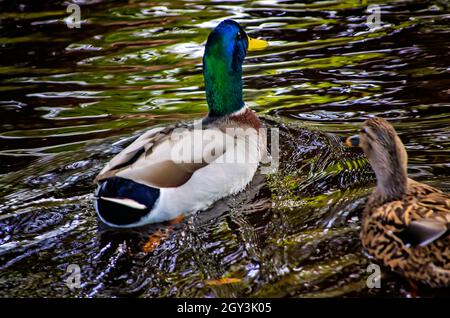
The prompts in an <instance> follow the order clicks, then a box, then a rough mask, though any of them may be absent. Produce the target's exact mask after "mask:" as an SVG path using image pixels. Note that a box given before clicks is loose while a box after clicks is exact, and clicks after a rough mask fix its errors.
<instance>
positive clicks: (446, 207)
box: [399, 191, 450, 246]
mask: <svg viewBox="0 0 450 318" xmlns="http://www.w3.org/2000/svg"><path fill="white" fill-rule="evenodd" d="M404 218H405V221H406V222H407V226H406V228H405V229H404V231H402V232H401V234H400V235H399V236H400V237H401V238H402V240H403V241H405V242H406V243H410V244H412V245H414V246H426V245H429V244H431V243H433V242H435V241H436V240H438V239H440V238H443V237H446V236H448V235H450V196H449V195H448V194H445V193H442V192H440V191H439V192H431V193H428V194H426V195H424V196H422V197H419V198H414V199H413V201H412V202H410V204H409V205H408V208H407V209H406V211H405V213H404ZM408 221H409V222H408Z"/></svg>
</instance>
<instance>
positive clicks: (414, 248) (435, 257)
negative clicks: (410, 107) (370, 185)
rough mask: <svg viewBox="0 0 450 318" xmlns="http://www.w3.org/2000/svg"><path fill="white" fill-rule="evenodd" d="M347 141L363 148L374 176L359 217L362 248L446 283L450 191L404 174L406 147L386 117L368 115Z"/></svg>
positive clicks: (449, 281) (421, 277)
mask: <svg viewBox="0 0 450 318" xmlns="http://www.w3.org/2000/svg"><path fill="white" fill-rule="evenodd" d="M346 143H347V145H349V146H353V147H355V146H359V147H361V148H362V149H363V151H364V152H365V154H366V156H367V158H368V159H369V162H370V165H371V166H372V169H373V170H374V172H375V175H376V177H377V186H376V189H375V190H374V191H373V193H372V194H371V196H370V197H369V200H368V202H367V205H366V207H365V210H364V214H363V218H362V231H361V240H362V244H363V246H364V248H365V249H366V250H367V251H368V252H369V254H371V255H372V256H373V257H375V258H376V259H378V260H379V261H381V262H382V263H384V264H385V265H387V266H388V267H389V268H390V269H392V270H393V271H395V272H398V273H400V274H402V275H404V276H405V277H406V278H408V279H410V280H412V281H416V282H421V283H425V284H428V285H430V286H431V287H445V286H450V231H449V229H450V195H448V194H445V193H443V192H442V191H440V190H438V189H435V188H433V187H430V186H428V185H426V184H423V183H419V182H416V181H414V180H412V179H409V178H408V174H407V163H408V155H407V153H406V150H405V147H404V145H403V143H402V141H401V140H400V138H399V137H398V135H397V133H396V131H395V129H394V128H393V127H392V125H391V124H389V123H388V122H387V121H386V120H384V119H382V118H372V119H369V120H367V121H366V122H364V124H363V125H362V128H361V130H360V132H359V135H357V136H352V137H349V138H348V139H347V141H346Z"/></svg>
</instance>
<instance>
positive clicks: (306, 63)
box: [0, 0, 450, 297]
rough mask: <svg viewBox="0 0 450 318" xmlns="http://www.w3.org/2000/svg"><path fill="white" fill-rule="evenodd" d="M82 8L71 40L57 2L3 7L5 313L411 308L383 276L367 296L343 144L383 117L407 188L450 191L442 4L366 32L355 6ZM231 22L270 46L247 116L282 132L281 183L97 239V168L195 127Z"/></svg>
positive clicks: (248, 73) (397, 5)
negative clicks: (238, 306)
mask: <svg viewBox="0 0 450 318" xmlns="http://www.w3.org/2000/svg"><path fill="white" fill-rule="evenodd" d="M77 3H79V4H80V6H81V18H82V24H81V28H80V29H69V28H67V26H66V25H65V24H64V23H63V22H62V19H64V18H65V17H66V16H67V15H68V14H67V13H66V4H65V2H64V1H52V2H47V1H40V2H38V3H36V2H32V1H26V0H21V1H14V2H12V1H6V2H2V3H1V4H0V8H1V9H0V20H1V23H0V45H1V49H0V61H1V64H0V70H1V72H0V83H1V85H0V158H1V160H2V165H1V168H0V173H1V175H0V189H1V190H0V191H1V197H2V198H1V199H0V201H1V206H0V296H55V297H60V296H82V297H87V296H92V297H102V296H144V297H164V296H198V297H204V296H208V297H234V296H244V297H245V296H271V297H272V296H275V297H278V296H300V297H321V296H343V295H346V296H386V295H387V296H405V295H407V294H408V292H409V290H408V285H407V284H405V283H404V282H403V281H402V280H401V279H399V278H398V277H395V276H393V275H386V276H384V277H383V280H382V287H383V288H382V289H380V290H375V289H372V290H371V289H367V288H366V285H365V281H366V279H367V276H368V273H367V272H366V268H367V266H368V265H369V264H370V262H371V261H370V260H369V259H368V258H367V257H366V256H365V255H364V254H363V252H362V251H361V247H360V244H359V240H358V231H359V217H360V212H361V209H362V207H363V206H364V202H365V198H366V197H367V194H368V193H369V192H370V189H371V186H373V175H372V173H371V170H370V169H369V168H368V166H367V163H366V161H365V159H364V158H363V156H362V155H361V154H360V153H358V152H354V151H350V150H347V149H345V148H343V147H342V143H341V138H342V137H344V136H347V135H349V134H350V133H353V132H354V131H356V129H357V127H358V125H359V124H360V123H361V122H362V121H363V120H364V119H366V118H368V117H369V116H372V115H382V116H383V117H385V118H388V119H390V120H392V121H393V122H394V124H395V126H396V128H397V129H398V131H399V133H400V135H401V138H402V139H403V141H404V143H405V145H406V147H407V149H408V153H409V156H410V165H409V172H410V174H411V176H412V177H413V178H416V179H418V180H423V181H426V182H428V183H430V184H432V185H435V186H438V187H440V188H442V189H444V190H447V191H448V190H450V153H449V146H450V139H449V137H450V128H449V127H450V126H449V122H450V121H449V116H450V108H449V106H450V90H449V87H450V78H449V76H448V71H449V67H450V55H449V54H448V50H449V49H448V46H449V44H450V42H449V38H450V30H449V28H448V25H449V19H450V18H449V17H450V15H449V8H448V6H447V5H446V3H445V2H443V1H370V3H379V4H380V6H381V27H380V28H376V29H374V30H369V28H368V27H367V25H366V19H367V14H368V13H367V12H366V6H365V5H363V4H360V1H357V0H355V1H352V0H348V1H337V0H336V1H307V2H306V3H298V2H292V1H281V0H280V1H262V0H261V1H229V2H227V1H220V2H214V3H210V2H208V4H207V3H206V2H204V1H166V2H158V1H156V2H146V1H106V0H105V1H77ZM225 18H233V19H236V20H237V21H239V22H240V23H242V24H243V25H245V27H246V30H247V31H248V33H249V34H250V35H252V36H255V37H262V38H264V39H267V40H269V41H270V43H271V46H270V48H269V49H268V50H266V51H260V52H257V53H252V54H251V55H250V56H249V57H248V58H247V60H246V63H245V66H244V75H245V78H244V85H245V100H246V102H247V104H248V105H250V106H251V107H252V108H253V109H255V110H256V111H257V112H258V113H259V114H260V115H262V116H265V118H266V123H267V125H268V126H269V127H279V128H280V133H281V140H282V142H281V156H282V157H281V163H282V165H281V169H280V170H279V171H278V173H276V174H274V175H271V176H262V175H258V176H256V177H255V179H254V180H253V182H252V184H251V185H250V186H249V187H248V189H247V190H246V191H244V192H243V193H241V194H239V195H237V196H235V197H232V198H228V199H225V200H223V201H221V202H218V203H217V204H215V205H214V206H213V207H212V208H211V209H210V210H208V211H206V212H204V213H201V214H198V215H195V216H193V217H188V218H187V219H186V220H185V221H184V222H183V223H181V224H177V225H170V224H160V225H152V226H148V227H146V228H144V229H135V230H127V231H117V230H111V229H107V228H103V227H101V226H99V224H98V222H97V220H96V218H95V213H94V210H93V207H92V203H91V196H90V195H91V193H92V192H93V190H94V186H93V184H92V180H93V177H94V176H95V175H96V173H97V172H98V171H99V170H100V168H101V167H102V165H103V164H104V163H105V162H106V161H107V160H108V159H109V158H110V157H111V156H112V155H113V154H115V153H117V152H119V151H120V150H121V149H123V147H124V146H125V145H126V144H127V143H128V142H129V137H130V136H135V135H137V134H138V133H139V132H141V131H143V130H145V129H147V128H148V127H151V126H154V125H159V124H165V123H168V122H173V121H178V120H187V119H192V118H197V117H200V116H203V115H204V114H205V112H206V102H205V98H204V92H203V81H202V75H201V56H202V54H203V45H204V43H205V40H206V37H207V35H208V33H209V32H210V30H211V28H213V27H214V26H215V25H216V24H217V23H218V22H219V21H221V20H222V19H225ZM69 264H78V265H79V266H80V268H81V274H82V277H81V282H82V284H81V288H79V289H73V290H70V289H68V288H67V287H66V285H65V280H66V279H68V278H70V277H69V275H70V273H67V272H66V269H67V266H68V265H69ZM221 278H227V279H225V280H223V281H221V282H226V283H225V284H218V283H217V281H216V280H218V279H221ZM427 292H428V291H427Z"/></svg>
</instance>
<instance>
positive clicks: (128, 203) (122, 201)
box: [99, 197, 147, 210]
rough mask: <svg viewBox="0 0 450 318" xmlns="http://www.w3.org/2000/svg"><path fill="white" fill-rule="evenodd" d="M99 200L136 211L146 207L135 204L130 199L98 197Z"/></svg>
mask: <svg viewBox="0 0 450 318" xmlns="http://www.w3.org/2000/svg"><path fill="white" fill-rule="evenodd" d="M99 199H102V200H105V201H110V202H114V203H118V204H122V205H126V206H127V207H130V208H133V209H137V210H145V209H147V207H146V206H145V205H143V204H141V203H139V202H136V201H134V200H131V199H117V198H108V197H99Z"/></svg>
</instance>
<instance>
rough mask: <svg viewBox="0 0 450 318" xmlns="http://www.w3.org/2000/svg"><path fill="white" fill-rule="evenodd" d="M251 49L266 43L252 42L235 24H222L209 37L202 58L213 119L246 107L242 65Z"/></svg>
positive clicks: (207, 97) (228, 21)
mask: <svg viewBox="0 0 450 318" xmlns="http://www.w3.org/2000/svg"><path fill="white" fill-rule="evenodd" d="M249 43H250V46H251V47H252V46H255V47H256V49H261V48H264V47H266V46H267V42H265V41H262V40H253V39H250V38H249V37H248V36H247V34H246V33H245V31H244V29H243V28H242V27H241V26H240V25H239V24H238V23H237V22H235V21H233V20H225V21H223V22H221V23H220V24H219V25H218V26H217V27H216V28H215V29H214V30H213V31H212V32H211V33H210V35H209V37H208V41H207V42H206V48H205V54H204V55H203V77H204V80H205V90H206V101H207V102H208V107H209V116H210V117H221V116H226V115H229V114H231V113H233V112H235V111H238V110H239V109H241V108H242V107H243V106H244V101H243V99H242V64H243V62H244V58H245V56H246V53H247V50H248V49H249Z"/></svg>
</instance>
